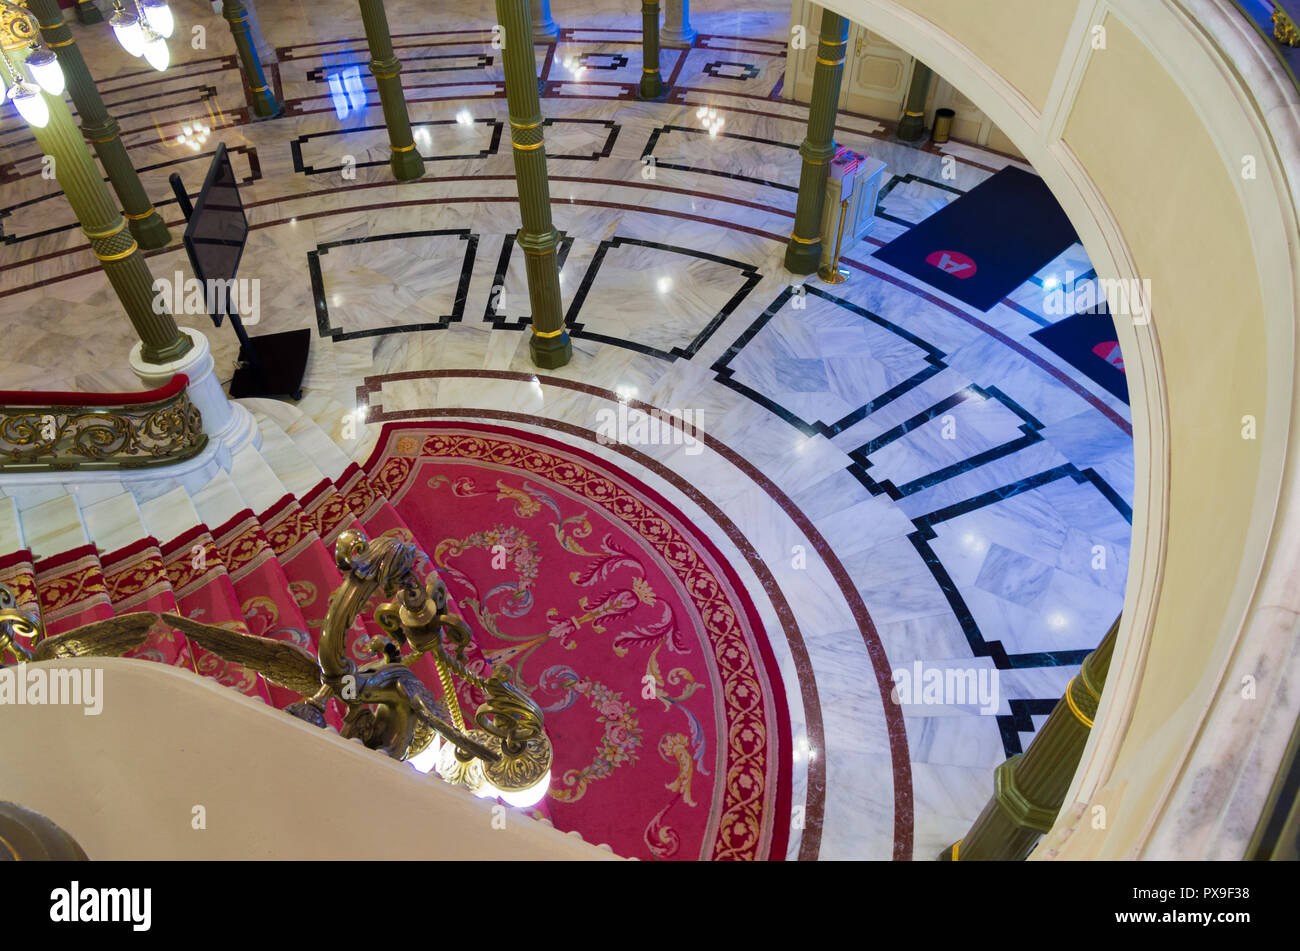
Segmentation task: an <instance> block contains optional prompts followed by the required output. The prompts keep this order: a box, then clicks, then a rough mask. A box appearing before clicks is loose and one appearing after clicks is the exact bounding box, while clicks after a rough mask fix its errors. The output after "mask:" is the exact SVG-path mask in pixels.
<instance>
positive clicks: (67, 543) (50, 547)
mask: <svg viewBox="0 0 1300 951" xmlns="http://www.w3.org/2000/svg"><path fill="white" fill-rule="evenodd" d="M57 488H58V489H59V494H58V495H55V496H53V497H52V498H49V499H47V500H45V501H43V502H38V503H36V504H35V505H33V506H31V507H30V508H27V509H24V508H23V507H22V503H21V501H20V502H19V515H20V518H21V519H22V533H23V537H24V538H25V539H26V540H27V547H28V549H30V551H31V553H32V558H33V559H35V560H37V561H40V560H41V559H43V558H51V557H53V556H54V555H58V554H62V553H63V552H66V551H71V550H72V549H74V548H80V547H82V546H84V545H87V544H89V542H90V539H89V537H87V535H86V526H85V525H84V524H83V523H82V521H81V507H80V506H78V505H77V500H76V498H75V497H73V496H72V495H70V494H68V493H67V492H65V491H64V490H63V488H62V486H59V487H57Z"/></svg>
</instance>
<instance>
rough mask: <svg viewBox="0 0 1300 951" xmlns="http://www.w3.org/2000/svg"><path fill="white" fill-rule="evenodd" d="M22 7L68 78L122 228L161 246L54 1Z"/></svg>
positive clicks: (161, 228) (136, 179)
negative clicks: (116, 203) (32, 16)
mask: <svg viewBox="0 0 1300 951" xmlns="http://www.w3.org/2000/svg"><path fill="white" fill-rule="evenodd" d="M27 8H28V9H29V10H31V11H32V13H34V14H35V15H36V18H37V20H39V21H40V24H41V33H42V35H43V37H44V39H45V45H46V46H48V47H50V49H52V50H54V54H55V55H56V56H57V57H58V58H59V66H61V67H62V68H63V76H64V78H65V79H66V80H67V84H68V94H69V95H70V96H72V101H73V102H74V103H76V104H77V113H78V115H79V116H80V118H81V134H82V135H84V136H85V137H86V138H87V139H88V140H89V141H90V143H91V145H93V146H94V148H95V154H96V155H98V156H99V161H100V164H101V165H103V166H104V171H105V172H106V173H107V174H108V181H109V183H110V184H111V185H112V186H113V191H115V192H117V199H118V201H120V202H121V203H122V209H123V212H124V213H125V215H126V225H127V227H128V228H130V229H131V234H133V235H135V240H136V241H138V242H140V247H142V248H145V249H146V250H151V249H153V248H161V247H163V246H164V245H165V244H167V242H168V241H170V240H171V235H170V234H168V233H167V225H166V224H164V223H163V220H162V216H160V215H159V214H158V212H157V210H156V209H155V208H154V206H153V202H151V201H150V200H149V196H148V195H147V194H145V190H144V186H143V185H141V184H140V176H139V175H137V174H136V171H135V166H133V165H132V164H131V159H130V158H129V157H128V156H127V154H126V146H125V145H123V144H122V138H121V135H120V133H121V131H122V130H121V127H120V126H118V124H117V120H116V119H114V118H113V117H112V116H110V115H109V114H108V110H107V109H105V108H104V100H103V99H101V98H100V96H99V90H98V89H96V88H95V81H94V79H92V78H91V75H90V71H89V70H88V69H87V68H86V61H85V59H84V58H82V55H81V49H80V48H79V47H78V46H77V43H76V41H75V40H74V39H73V36H72V30H70V29H69V28H68V25H67V23H65V22H64V20H63V11H61V10H60V9H59V2H58V0H27Z"/></svg>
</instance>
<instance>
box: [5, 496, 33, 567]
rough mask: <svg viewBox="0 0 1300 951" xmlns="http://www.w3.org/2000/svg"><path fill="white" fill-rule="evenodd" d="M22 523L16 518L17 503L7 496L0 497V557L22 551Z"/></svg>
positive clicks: (24, 544) (23, 546) (24, 545)
mask: <svg viewBox="0 0 1300 951" xmlns="http://www.w3.org/2000/svg"><path fill="white" fill-rule="evenodd" d="M26 548H27V543H26V542H24V541H23V523H22V521H21V520H20V519H19V518H18V503H17V502H15V501H14V500H13V499H11V498H9V496H7V495H6V496H0V556H2V555H7V554H9V553H10V552H18V551H24V550H25V549H26Z"/></svg>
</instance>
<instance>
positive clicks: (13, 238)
mask: <svg viewBox="0 0 1300 951" xmlns="http://www.w3.org/2000/svg"><path fill="white" fill-rule="evenodd" d="M227 151H228V152H229V153H230V155H232V156H234V155H243V156H244V157H245V158H246V159H247V160H248V174H247V175H245V176H244V178H243V179H241V184H244V185H247V184H249V183H250V182H256V181H259V180H261V178H262V163H261V161H260V160H259V159H258V157H257V149H256V148H254V147H253V146H251V145H234V146H231V147H230V148H229V149H227ZM214 154H216V153H215V152H193V153H191V154H188V155H183V156H181V157H180V158H174V159H168V160H167V161H166V162H155V163H154V164H153V165H141V166H140V167H139V168H137V169H136V171H137V172H139V173H140V174H141V175H144V174H145V173H146V172H154V171H157V170H158V169H162V168H171V169H175V168H176V167H178V166H184V165H186V164H188V163H191V162H193V163H196V164H194V165H193V167H192V169H187V171H193V174H194V175H195V176H197V177H196V178H195V179H194V181H193V183H192V184H191V185H190V186H187V187H189V188H191V189H192V191H191V194H197V193H198V191H199V189H200V188H201V187H202V185H203V176H204V175H206V174H207V170H208V165H209V164H210V163H211V161H212V156H213V155H214ZM232 164H233V161H232ZM104 181H105V182H106V183H107V182H108V178H107V177H105V178H104ZM147 190H148V191H149V192H151V193H154V194H171V191H170V189H168V190H167V191H166V192H162V193H160V192H159V191H158V189H157V188H147ZM62 197H63V191H62V190H59V191H53V192H47V193H46V194H44V195H38V196H37V197H35V198H29V199H27V200H26V201H20V202H17V203H16V204H13V205H8V206H6V207H4V208H0V244H20V243H21V242H23V241H32V240H34V239H36V238H43V237H45V236H46V235H51V234H58V233H59V232H61V231H72V230H74V229H76V228H79V227H80V225H79V224H78V223H77V222H76V221H75V220H74V221H71V222H69V223H67V224H61V225H53V226H51V227H49V228H46V229H44V230H43V231H34V232H32V233H30V234H22V235H19V234H6V233H5V226H4V219H6V218H9V217H12V215H13V213H14V212H15V211H18V210H19V209H22V208H29V207H31V206H33V205H36V204H38V203H40V202H43V201H49V200H51V199H54V198H62ZM153 204H154V207H155V208H166V207H167V206H168V205H174V204H176V199H175V198H160V199H159V200H157V201H155V202H154V203H153ZM69 213H70V211H69ZM46 220H48V219H46Z"/></svg>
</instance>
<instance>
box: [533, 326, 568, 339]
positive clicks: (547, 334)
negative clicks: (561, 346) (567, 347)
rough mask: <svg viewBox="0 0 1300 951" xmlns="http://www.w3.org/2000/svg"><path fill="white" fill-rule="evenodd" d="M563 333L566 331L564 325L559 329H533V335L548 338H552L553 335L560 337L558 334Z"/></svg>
mask: <svg viewBox="0 0 1300 951" xmlns="http://www.w3.org/2000/svg"><path fill="white" fill-rule="evenodd" d="M562 333H564V328H563V327H561V328H560V329H559V330H546V331H541V330H534V331H533V336H534V337H546V338H547V339H550V338H551V337H558V336H559V335H560V334H562Z"/></svg>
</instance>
